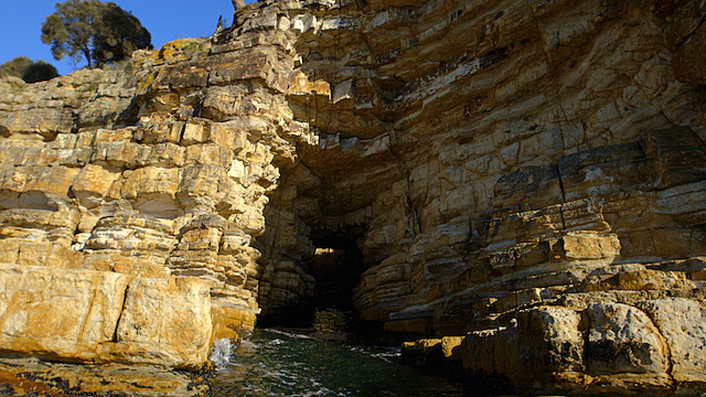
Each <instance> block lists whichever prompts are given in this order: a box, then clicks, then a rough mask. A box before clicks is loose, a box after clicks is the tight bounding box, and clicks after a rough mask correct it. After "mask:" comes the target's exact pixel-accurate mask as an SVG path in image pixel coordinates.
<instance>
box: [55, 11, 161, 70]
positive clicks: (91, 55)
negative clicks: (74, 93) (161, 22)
mask: <svg viewBox="0 0 706 397" xmlns="http://www.w3.org/2000/svg"><path fill="white" fill-rule="evenodd" d="M151 40H152V38H151V36H150V33H149V32H148V31H147V29H145V28H144V27H143V26H142V24H140V21H139V20H138V19H137V18H135V17H134V16H133V15H132V14H130V13H129V12H126V11H124V10H123V9H122V8H120V7H118V6H117V5H116V4H115V3H112V2H109V3H103V2H101V1H98V0H67V1H65V2H63V3H58V4H57V5H56V12H55V13H53V14H51V15H49V16H48V17H47V19H46V20H45V21H44V23H43V24H42V41H43V42H44V43H45V44H51V51H52V55H53V56H54V58H56V59H57V60H60V59H62V58H64V57H65V56H67V55H68V56H69V57H71V59H72V60H73V61H74V62H75V63H79V62H80V61H81V59H82V58H84V59H85V60H86V62H87V64H88V65H87V66H88V67H89V68H93V67H101V66H103V65H105V64H106V63H112V62H116V61H119V60H121V59H125V58H127V57H129V56H130V54H132V52H133V51H134V50H136V49H140V48H147V49H151V48H152V43H151Z"/></svg>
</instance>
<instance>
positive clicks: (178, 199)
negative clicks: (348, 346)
mask: <svg viewBox="0 0 706 397" xmlns="http://www.w3.org/2000/svg"><path fill="white" fill-rule="evenodd" d="M704 15H706V10H705V8H704V5H703V4H701V3H700V2H696V1H683V2H682V1H638V2H631V3H627V2H619V1H598V0H595V1H583V2H569V1H561V0H558V1H549V2H545V1H541V2H540V1H526V2H517V1H502V0H497V1H485V2H471V1H463V0H453V1H441V0H429V1H424V2H419V1H408V0H394V1H381V0H370V1H367V2H360V1H333V0H300V1H295V0H280V1H272V0H266V1H260V2H258V3H256V4H252V5H248V6H247V7H243V8H239V9H238V10H237V11H236V14H235V16H234V19H235V21H234V24H233V26H232V27H230V28H227V29H225V30H221V31H219V32H217V33H216V34H215V35H214V36H213V37H211V38H209V39H187V40H180V41H176V42H172V43H167V44H166V45H165V46H164V47H163V48H161V49H160V50H158V51H154V52H136V53H135V54H134V55H133V57H132V59H131V60H130V61H129V62H126V63H125V64H123V65H116V66H114V67H111V68H107V69H104V70H90V71H79V72H76V73H74V74H71V75H69V76H65V77H61V78H57V79H54V80H51V81H48V82H43V83H37V84H32V85H25V84H23V83H22V82H21V81H19V80H17V79H12V78H10V79H5V80H3V81H2V82H1V83H0V92H2V102H0V146H2V151H1V153H0V156H1V157H0V161H1V163H0V164H1V165H2V168H1V169H0V210H1V211H0V236H1V237H2V238H1V239H0V252H2V253H3V254H4V260H3V261H4V262H6V263H8V265H6V266H5V267H3V269H4V270H3V272H5V273H6V276H5V278H6V279H7V280H10V281H8V282H7V283H6V284H5V285H6V287H5V288H6V290H7V291H6V292H5V294H4V295H3V299H5V300H6V301H4V302H3V305H4V306H3V310H4V312H6V313H25V314H22V316H26V317H27V318H35V317H36V316H37V314H36V313H35V312H34V310H39V307H38V306H32V305H29V306H28V305H27V302H30V301H31V300H32V299H40V298H41V297H43V295H41V294H40V293H39V292H37V294H38V295H36V296H32V297H25V295H22V294H23V293H21V292H19V290H18V291H15V290H14V289H13V288H14V287H11V286H10V285H15V284H16V283H17V282H19V281H18V280H28V281H26V282H28V283H30V282H31V280H32V279H33V278H36V279H37V280H38V279H40V278H41V277H40V276H41V275H47V276H46V277H47V279H48V280H50V281H48V282H51V280H55V281H56V283H55V284H54V283H53V282H52V285H53V286H52V287H51V288H54V289H56V290H57V291H59V290H62V291H63V290H64V289H65V288H68V287H65V286H64V284H66V285H69V284H71V283H73V284H74V285H76V286H77V288H75V289H74V290H72V291H71V294H69V295H67V296H66V298H65V299H69V300H72V301H71V302H75V303H72V305H81V307H80V308H76V313H77V314H76V315H77V316H82V317H81V318H86V319H87V320H86V324H85V326H82V328H80V329H79V328H76V326H74V325H73V324H72V325H71V326H70V327H69V326H64V325H61V324H53V323H51V324H50V325H47V327H54V328H56V330H59V329H60V330H62V332H65V333H64V334H62V335H66V337H65V338H58V339H57V340H54V341H49V340H48V339H47V338H45V337H44V335H45V334H43V333H42V332H43V331H37V333H36V335H35V334H30V333H29V330H30V329H33V328H32V326H31V325H29V323H27V322H22V321H25V320H22V319H21V318H20V317H21V315H19V314H17V315H13V316H14V317H13V316H3V317H2V318H1V321H3V327H5V328H4V329H8V330H10V329H13V330H15V331H12V332H9V331H8V332H5V333H4V334H3V338H4V339H3V342H2V343H3V346H2V348H3V349H8V350H12V351H17V352H25V353H27V354H38V355H42V356H45V357H52V358H55V359H63V360H79V361H86V362H93V361H99V360H120V361H127V362H133V360H137V359H135V358H134V357H140V359H139V360H142V361H139V360H138V361H139V362H148V363H153V364H154V363H162V364H165V365H177V366H187V367H188V366H193V364H195V363H197V362H199V361H200V360H205V353H204V352H205V351H206V349H207V347H208V345H209V344H210V341H211V340H212V339H213V338H216V337H222V336H232V335H234V333H235V332H237V330H239V329H249V328H251V327H252V326H253V324H254V322H255V319H256V316H257V315H260V317H261V318H278V317H281V316H283V315H286V314H291V313H297V312H296V311H294V310H293V309H296V308H298V307H303V306H313V305H320V306H324V308H325V306H326V305H327V304H330V303H331V302H326V301H320V302H315V301H314V300H315V299H317V297H319V298H318V299H322V298H321V296H322V295H321V294H320V293H321V291H320V286H321V285H322V284H323V283H324V281H327V280H322V279H318V280H317V277H319V278H321V277H322V276H321V275H322V274H324V273H325V272H322V271H321V266H324V265H325V264H326V263H327V261H328V259H325V260H324V259H322V258H319V259H317V258H316V257H317V255H316V253H317V252H342V251H345V252H346V253H345V254H342V255H343V256H342V257H346V258H351V257H355V255H359V256H360V260H359V261H358V262H359V263H357V264H356V265H355V268H354V269H346V271H347V272H348V271H350V274H351V275H352V276H351V277H355V278H356V279H355V280H353V282H352V283H351V285H356V287H355V288H354V289H353V291H350V292H349V293H350V294H351V295H352V302H353V306H354V309H355V310H356V312H357V314H358V315H359V317H360V318H362V319H364V320H370V321H377V322H380V323H384V327H385V329H386V330H387V331H389V332H404V333H417V334H418V335H420V336H437V337H446V339H441V340H440V342H439V345H440V346H446V347H445V348H444V349H443V351H444V352H446V353H445V354H446V355H447V356H449V357H452V356H453V360H459V361H458V362H460V363H462V365H463V366H464V367H465V368H466V370H467V371H468V372H469V373H473V374H494V375H499V376H502V377H505V378H506V379H507V380H509V381H510V382H511V383H514V384H516V385H517V386H527V383H526V380H527V379H526V377H527V376H535V375H536V376H535V377H536V378H537V379H538V382H540V383H541V384H542V385H543V386H547V385H553V386H552V387H556V388H558V389H562V388H566V389H572V390H577V389H581V388H587V389H589V390H591V391H592V392H600V391H614V390H616V389H624V388H630V389H634V390H640V391H646V390H647V391H665V392H668V391H674V390H676V389H679V390H681V389H684V390H692V389H694V390H695V389H699V388H703V384H704V376H705V375H704V371H703V365H702V364H703V362H704V361H706V359H704V355H705V354H706V353H705V352H704V351H703V350H700V349H698V348H696V347H698V346H703V345H704V344H705V343H704V342H705V341H706V335H704V330H703V327H702V326H700V325H699V324H700V322H701V323H702V322H703V310H704V309H703V307H704V297H703V293H702V289H703V282H704V279H705V271H704V268H705V267H706V265H705V264H706V261H704V259H703V258H704V256H706V244H705V243H704V241H706V230H705V229H704V225H705V224H706V200H704V196H706V178H705V176H706V156H705V155H704V138H705V137H706V118H704V114H706V113H705V112H704V110H706V109H705V105H704V104H705V103H706V101H705V99H706V98H705V95H704V81H705V80H704V69H703V67H702V66H701V65H702V64H703V62H702V61H703V59H702V58H703V54H704V53H706V51H705V49H704V42H705V41H704V40H700V38H703V36H704V31H705V30H704V29H705V28H704V25H703V20H704ZM317 248H318V249H319V250H317ZM352 251H355V255H353V254H351V252H352ZM329 259H330V258H329ZM347 263H348V262H347ZM32 274H36V277H35V276H32ZM347 274H348V273H347ZM42 277H44V276H42ZM196 278H197V279H198V280H196ZM358 278H359V279H358ZM187 280H188V281H187ZM329 281H330V280H329ZM22 282H25V281H22ZM62 283H64V284H62ZM342 290H344V289H342ZM121 294H123V295H124V297H125V298H124V299H122V300H121V299H118V298H114V297H113V295H115V296H120V295H121ZM47 296H49V295H47ZM205 296H210V299H205V298H204V297H205ZM23 299H24V300H23ZM41 300H42V305H44V306H42V308H41V310H42V312H43V313H54V312H56V309H52V307H54V306H52V305H55V306H56V307H58V305H60V304H62V303H59V302H53V301H52V300H48V301H47V302H44V299H43V298H41ZM87 301H90V302H91V304H90V305H89V306H85V304H84V303H83V302H87ZM114 302H119V303H114ZM89 308H90V309H89ZM145 310H146V311H145ZM185 311H187V312H189V313H190V314H188V316H189V318H190V320H192V321H194V323H189V324H181V323H180V322H179V321H181V320H179V319H180V318H181V317H182V316H184V315H185V314H184V313H185ZM674 311H677V312H679V314H680V315H681V314H682V313H684V314H683V316H681V317H679V318H678V319H677V320H675V321H676V322H670V321H668V320H667V318H669V313H672V312H674ZM150 313H155V315H151V314H150ZM156 313H159V315H156ZM194 313H196V314H194ZM675 316H676V314H675ZM57 318H59V317H57ZM197 322H198V324H199V325H197V324H196V323H197ZM677 323H678V324H680V325H679V326H676V325H675V324H677ZM18 327H20V328H18ZM22 327H25V328H22ZM54 328H51V329H52V330H54ZM84 329H85V330H89V331H90V332H88V333H86V332H85V331H82V330H84ZM679 329H681V330H682V331H678V330H679ZM111 330H113V331H112V333H111ZM13 332H14V333H13ZM33 332H34V331H33ZM52 332H54V331H52ZM29 335H34V336H31V337H29ZM13 338H14V339H13ZM22 338H25V339H22ZM182 338H184V339H189V338H191V339H193V340H196V341H199V343H197V344H196V345H197V346H196V348H195V349H194V351H193V354H194V355H193V357H194V359H193V360H192V361H189V362H188V365H186V364H185V363H184V362H182V361H179V360H181V359H183V351H182V349H184V347H183V346H182V345H181V344H180V343H181V342H180V340H181V339H182ZM449 338H450V339H449ZM69 340H70V341H76V343H77V344H76V345H72V346H73V347H71V348H69V347H66V346H65V345H66V344H67V343H68V342H67V341H69ZM106 343H107V345H109V346H110V348H108V350H107V351H108V353H104V352H103V350H100V349H98V350H96V347H95V346H97V345H100V346H103V344H106ZM121 343H122V344H121ZM435 343H436V342H434V343H432V342H428V343H427V342H423V343H422V342H420V344H418V346H422V347H425V346H426V347H429V346H436V344H435ZM415 346H417V345H415ZM454 347H456V348H454ZM422 350H423V349H422ZM523 352H524V353H523ZM687 352H688V357H687ZM525 353H526V354H525ZM102 354H103V355H102ZM105 354H107V355H105ZM537 361H541V362H542V363H543V364H542V365H536V366H535V365H534V364H535V363H536V362H537ZM135 362H137V361H135ZM540 372H541V374H547V375H546V376H544V375H542V376H539V373H540ZM549 374H550V375H549ZM547 387H549V386H547Z"/></svg>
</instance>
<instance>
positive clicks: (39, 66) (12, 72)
mask: <svg viewBox="0 0 706 397" xmlns="http://www.w3.org/2000/svg"><path fill="white" fill-rule="evenodd" d="M58 75H59V73H58V72H57V70H56V68H55V67H54V66H52V65H50V64H48V63H46V62H44V61H35V62H32V60H31V59H29V58H27V57H16V58H13V59H12V60H10V61H7V62H5V63H3V64H2V65H0V76H15V77H19V78H21V79H22V80H24V81H25V82H27V83H36V82H38V81H44V80H49V79H53V78H54V77H56V76H58Z"/></svg>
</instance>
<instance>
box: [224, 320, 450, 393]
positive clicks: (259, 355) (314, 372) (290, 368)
mask: <svg viewBox="0 0 706 397" xmlns="http://www.w3.org/2000/svg"><path fill="white" fill-rule="evenodd" d="M463 394H464V393H463V389H462V387H461V385H459V384H455V383H453V382H451V381H449V380H446V379H444V378H440V377H430V376H427V375H425V374H423V373H421V372H419V371H417V370H415V369H414V368H412V367H410V366H407V365H405V364H403V363H401V362H400V353H399V349H396V348H390V347H371V346H353V345H346V344H340V343H334V342H326V341H318V340H313V339H309V338H304V337H301V336H297V335H293V334H288V333H284V332H281V331H274V330H257V331H255V333H254V334H253V335H252V337H250V338H249V340H245V341H243V342H242V343H241V344H240V346H238V348H237V349H236V351H235V354H233V355H232V356H231V358H230V364H229V365H227V366H224V367H222V368H221V369H220V370H219V371H218V374H217V376H216V378H215V379H214V396H254V397H255V396H257V397H260V396H405V397H407V396H410V397H415V396H420V397H421V396H425V397H426V396H448V397H451V396H454V397H455V396H462V395H463Z"/></svg>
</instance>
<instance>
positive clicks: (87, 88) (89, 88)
mask: <svg viewBox="0 0 706 397" xmlns="http://www.w3.org/2000/svg"><path fill="white" fill-rule="evenodd" d="M97 89H98V84H95V83H93V84H89V85H87V86H80V87H78V89H77V90H76V91H78V92H90V91H96V90H97Z"/></svg>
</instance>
